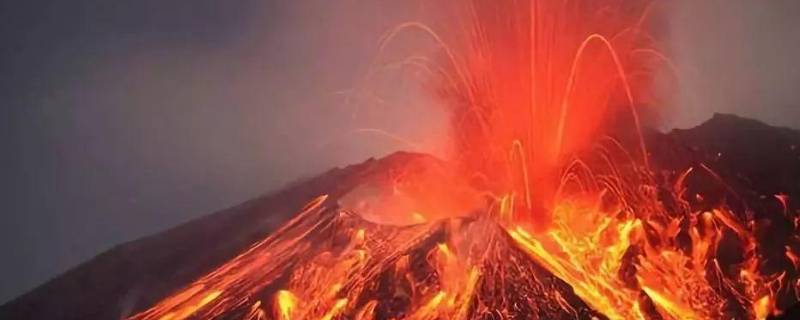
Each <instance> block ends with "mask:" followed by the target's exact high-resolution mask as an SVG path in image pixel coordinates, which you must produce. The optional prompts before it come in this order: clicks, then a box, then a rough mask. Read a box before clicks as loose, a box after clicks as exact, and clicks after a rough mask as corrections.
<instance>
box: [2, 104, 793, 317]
mask: <svg viewBox="0 0 800 320" xmlns="http://www.w3.org/2000/svg"><path fill="white" fill-rule="evenodd" d="M647 140H648V144H649V146H650V150H651V153H652V158H653V160H654V161H653V162H654V167H655V168H657V170H659V171H661V172H662V173H663V174H664V175H670V174H674V173H676V172H680V171H682V170H684V169H685V168H687V167H691V166H698V165H700V164H705V165H707V166H709V167H713V168H714V171H715V172H716V173H717V174H718V175H719V176H720V178H721V179H722V180H724V181H726V182H727V184H726V185H725V187H724V188H723V187H720V186H718V185H710V184H708V183H704V182H703V180H697V181H692V180H691V179H690V181H688V186H689V189H690V192H691V193H696V194H703V196H704V199H703V200H702V201H700V200H699V199H698V200H697V201H698V203H696V205H698V206H702V205H703V203H708V204H713V203H715V202H719V201H725V200H726V198H729V197H731V195H730V194H731V193H730V192H727V191H726V190H722V189H725V188H730V189H735V190H736V191H737V192H736V195H737V197H740V198H741V199H740V200H741V201H738V203H739V205H741V206H747V207H748V208H751V209H753V210H752V211H754V212H758V213H759V214H760V215H761V216H759V217H758V218H759V221H761V222H763V224H765V225H767V226H768V227H767V228H764V229H763V230H764V232H763V233H762V234H760V235H759V237H760V240H761V241H760V242H761V243H762V244H764V245H765V246H767V250H765V251H766V252H767V253H770V254H771V256H768V257H767V259H766V260H765V261H768V264H769V265H767V266H766V268H781V267H783V265H786V264H789V263H791V261H788V260H787V259H786V258H785V257H784V256H783V255H784V248H783V244H784V243H786V241H783V240H785V239H788V238H790V237H792V236H793V234H792V232H793V231H792V229H791V226H790V225H791V222H789V221H787V220H786V213H785V211H791V212H796V211H797V209H796V206H795V205H794V204H793V203H792V202H791V201H789V202H788V207H787V208H784V207H783V206H782V205H781V203H779V202H778V201H775V197H774V195H776V194H783V195H786V196H787V198H788V199H797V197H798V196H800V190H799V189H800V185H798V184H797V183H796V181H800V150H798V149H800V133H798V132H797V131H792V130H788V129H781V128H774V127H770V126H767V125H764V124H762V123H758V122H755V121H752V120H748V119H742V118H738V117H735V116H730V115H716V116H715V117H714V118H713V119H711V120H709V121H708V122H706V123H704V124H702V125H700V126H698V127H696V128H693V129H689V130H680V131H673V132H671V133H669V134H660V133H650V134H648V135H647ZM442 165H443V164H442V163H441V162H440V161H438V160H436V159H434V158H431V157H428V156H425V155H419V154H411V153H396V154H393V155H390V156H388V157H386V158H383V159H380V160H368V161H366V162H364V163H362V164H358V165H353V166H349V167H346V168H343V169H334V170H331V171H329V172H326V173H324V174H322V175H320V176H318V177H316V178H313V179H310V180H307V181H303V182H299V183H296V184H294V185H291V186H288V187H287V188H286V189H284V190H283V191H280V192H277V193H274V194H271V195H267V196H264V197H260V198H257V199H254V200H251V201H248V202H246V203H243V204H241V205H239V206H236V207H233V208H230V209H227V210H223V211H220V212H217V213H214V214H211V215H208V216H206V217H203V218H200V219H198V220H196V221H193V222H190V223H187V224H185V225H182V226H178V227H176V228H173V229H170V230H168V231H165V232H163V233H160V234H157V235H153V236H150V237H146V238H142V239H139V240H136V241H132V242H130V243H126V244H123V245H120V246H118V247H116V248H113V249H111V250H109V251H107V252H105V253H103V254H101V255H99V256H97V257H95V258H94V259H92V260H90V261H87V262H86V263H84V264H82V265H80V266H78V267H76V268H74V269H72V270H70V271H68V272H66V273H64V274H63V275H61V276H58V277H56V278H55V279H53V280H51V281H49V282H47V283H45V284H44V285H42V286H40V287H38V288H36V289H34V290H33V291H31V292H29V293H27V294H24V295H22V296H20V297H18V298H17V299H15V300H13V301H11V302H9V303H7V304H5V305H3V306H2V307H0V318H2V319H120V318H129V317H132V318H133V319H165V318H171V319H180V318H196V319H205V318H222V319H262V318H263V319H273V318H281V317H285V318H292V319H295V318H322V319H333V318H336V317H342V318H347V319H362V318H376V319H389V318H417V319H436V318H439V319H448V318H457V317H459V316H465V317H468V318H478V319H504V318H516V319H536V318H539V319H592V318H598V319H602V318H604V317H603V316H602V315H601V314H599V313H597V312H595V311H593V310H591V308H590V307H588V306H587V304H586V303H584V302H583V301H581V300H580V299H579V298H578V297H577V296H576V295H575V294H574V293H573V290H572V288H571V287H570V286H569V285H568V284H566V283H565V282H563V281H561V280H560V279H558V278H557V277H555V276H553V275H552V274H551V273H549V272H548V271H547V270H546V269H544V268H542V267H541V266H539V265H538V264H537V263H535V262H534V261H533V260H531V259H530V258H528V256H527V255H525V254H524V253H523V252H521V250H520V249H519V248H518V247H517V246H516V245H515V244H514V242H513V241H511V240H510V239H509V236H508V234H507V233H506V232H505V230H503V229H502V228H500V227H499V226H498V225H497V224H495V223H494V222H493V221H491V220H490V219H487V218H485V217H482V216H480V215H472V214H465V215H464V216H463V217H460V218H446V219H436V220H434V221H426V223H414V222H415V221H414V218H415V217H414V216H411V218H410V219H411V220H410V221H389V223H387V221H377V220H378V219H373V218H371V215H370V214H367V213H365V212H362V211H381V210H382V209H385V208H380V207H378V208H372V209H370V210H365V209H364V208H365V207H364V206H363V205H362V204H361V203H358V202H357V201H353V200H352V195H353V194H363V193H365V192H366V193H370V192H372V193H378V194H383V193H386V191H385V190H384V189H382V188H380V187H365V186H386V185H387V183H396V182H397V180H398V177H402V176H406V175H408V174H409V173H420V172H426V173H428V174H430V171H436V170H435V168H437V167H440V166H442ZM446 179H447V177H442V180H446ZM365 190H366V191H365ZM322 195H325V196H322ZM401 202H402V201H401ZM377 214H380V212H378V213H377ZM421 219H424V218H421ZM416 222H420V221H416ZM770 246H773V247H770ZM721 250H723V249H721ZM731 256H734V255H731ZM720 259H721V262H722V263H723V264H725V263H731V264H732V263H735V261H730V262H726V261H725V255H724V254H721V257H720ZM730 259H732V260H733V259H735V258H730ZM790 278H792V279H794V278H796V275H794V274H792V275H790ZM791 302H792V301H790V300H786V301H783V302H782V303H783V304H789V303H791ZM643 309H644V310H645V312H647V310H648V309H647V306H645V307H644V308H643ZM649 315H651V316H652V317H653V318H657V317H658V316H657V315H656V314H654V313H652V312H651V313H650V314H649Z"/></svg>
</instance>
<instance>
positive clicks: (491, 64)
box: [132, 0, 800, 320]
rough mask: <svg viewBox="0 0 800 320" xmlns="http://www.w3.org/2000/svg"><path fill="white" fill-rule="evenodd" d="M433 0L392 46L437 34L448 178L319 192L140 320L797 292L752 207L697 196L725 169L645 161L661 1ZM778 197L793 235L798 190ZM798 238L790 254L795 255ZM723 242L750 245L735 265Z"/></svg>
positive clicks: (677, 300) (625, 311) (707, 299)
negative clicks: (667, 167)
mask: <svg viewBox="0 0 800 320" xmlns="http://www.w3.org/2000/svg"><path fill="white" fill-rule="evenodd" d="M433 7H436V8H439V9H440V10H442V11H444V12H448V13H451V14H452V15H451V16H455V17H457V19H456V21H453V20H447V21H434V22H431V23H423V22H419V21H414V22H408V23H402V24H399V25H398V26H397V27H396V28H393V29H392V30H390V31H389V32H388V33H387V34H386V36H385V37H384V38H383V39H381V41H380V43H379V46H380V48H381V50H387V47H388V46H389V43H391V41H392V40H393V39H394V38H396V37H397V36H399V35H400V34H402V33H405V32H421V33H422V34H424V35H427V36H428V37H430V38H431V39H433V41H434V42H436V43H437V45H438V46H439V48H440V56H439V57H433V58H423V57H418V56H414V57H411V58H408V59H406V60H404V61H405V62H406V63H407V64H409V65H412V66H415V67H419V68H421V69H423V70H425V71H426V72H427V73H428V74H430V75H431V78H430V80H431V83H433V84H434V87H435V91H436V93H437V94H439V96H440V97H441V98H442V103H443V105H445V106H446V107H447V108H448V110H449V111H450V114H451V120H452V121H451V129H452V130H451V133H452V134H451V135H452V137H451V138H452V140H453V143H454V149H455V150H456V152H455V155H454V158H453V159H451V162H450V163H451V164H453V167H454V168H455V171H456V172H455V177H454V176H451V175H444V176H443V175H441V174H438V173H436V174H434V173H433V172H432V171H420V170H416V171H413V172H414V173H409V174H407V175H402V178H401V177H397V176H393V178H392V179H388V180H389V181H382V182H381V184H382V186H378V187H376V186H371V185H369V186H364V187H362V188H358V189H356V190H353V191H352V192H350V193H349V194H347V195H345V196H344V197H342V198H340V199H337V201H339V204H341V205H342V208H343V209H341V210H338V209H337V210H335V209H331V208H329V207H326V206H325V205H323V204H324V203H325V202H326V199H327V198H326V197H320V198H318V199H315V200H314V201H312V202H311V203H310V204H309V205H307V206H306V207H305V208H303V209H302V210H301V212H300V213H299V214H298V215H297V216H296V217H295V218H294V219H293V220H291V221H289V222H288V223H287V224H286V226H284V227H283V228H282V229H280V230H278V231H277V232H275V233H273V234H272V235H270V236H269V237H268V238H266V239H264V240H262V241H261V242H258V243H256V244H255V245H254V246H253V247H251V248H250V249H249V250H247V251H246V252H244V253H242V254H241V255H239V256H237V257H236V258H234V259H232V260H231V261H229V262H228V263H226V264H224V265H222V266H220V267H219V268H218V269H216V270H214V271H213V272H211V273H209V274H208V275H206V276H205V277H203V278H201V279H198V280H197V281H195V283H193V284H191V285H190V286H188V287H187V288H185V289H183V290H181V291H180V292H178V293H176V294H174V295H172V296H170V297H167V298H166V299H164V300H163V301H161V302H159V303H158V304H156V305H155V306H153V307H152V308H151V309H149V310H146V311H144V312H142V313H140V314H138V315H136V316H134V317H133V318H132V319H183V318H186V317H188V316H194V317H198V318H214V317H218V316H221V315H223V314H239V313H237V312H238V311H237V310H247V312H244V311H242V312H241V313H242V314H247V315H249V317H250V318H252V319H260V318H263V317H264V315H271V316H273V317H275V318H278V319H326V320H331V319H340V318H342V319H343V318H348V319H350V318H354V319H374V318H403V319H472V318H492V319H493V318H548V317H554V318H557V317H559V315H561V316H563V315H569V317H575V318H589V317H592V316H594V315H596V314H598V313H599V314H602V315H604V316H606V317H607V318H609V319H723V318H743V317H744V318H752V319H765V318H766V317H768V316H769V315H772V314H777V313H779V312H780V311H779V305H780V301H781V299H784V300H785V299H786V296H788V294H787V293H789V292H790V291H794V293H795V294H796V295H800V280H798V279H794V278H790V277H791V276H792V275H796V274H797V272H795V270H786V271H775V270H771V271H766V270H767V268H765V267H764V265H765V259H764V258H763V257H762V252H761V250H762V248H761V246H760V244H759V241H758V239H757V237H756V233H757V231H758V230H757V223H756V221H755V219H754V216H753V214H752V212H749V211H745V212H739V211H737V210H736V209H733V208H732V207H729V206H728V205H726V204H725V203H718V204H713V205H712V204H705V205H704V206H696V205H693V204H696V203H704V201H705V199H704V197H703V196H701V195H699V194H689V192H688V188H687V186H686V181H687V179H688V177H690V176H692V175H699V174H705V176H707V177H709V179H708V181H709V183H719V184H722V183H724V181H723V180H722V178H721V177H720V176H719V175H716V174H715V173H714V172H713V171H712V170H711V169H710V168H708V167H707V166H705V165H701V166H700V167H699V168H698V170H694V169H693V168H688V169H687V170H686V171H685V172H682V173H680V174H675V173H673V174H672V177H671V178H669V179H668V180H669V181H666V182H664V181H659V179H656V177H655V176H654V174H653V173H652V171H651V170H652V168H651V164H650V160H649V155H648V152H647V146H646V144H645V143H644V138H643V137H642V134H641V129H640V125H641V119H640V117H641V115H640V113H642V112H643V110H642V106H643V105H646V104H647V103H648V102H649V99H651V98H652V97H651V92H650V90H649V87H650V82H651V80H652V79H651V76H652V73H653V72H654V70H655V69H656V68H657V66H656V65H654V61H661V62H664V60H665V59H666V58H665V55H664V54H662V53H660V52H659V51H658V50H657V48H656V43H657V40H656V39H654V38H653V37H651V36H650V35H648V33H647V32H646V30H647V28H648V27H647V23H648V18H649V17H650V16H651V15H652V14H653V11H654V10H655V9H654V7H653V4H652V3H651V2H650V1H633V0H630V1H626V0H603V1H589V0H578V1H557V0H550V1H546V0H527V1H478V0H472V1H446V2H445V1H442V2H437V5H436V6H433ZM459 19H460V20H459ZM437 31H439V32H437ZM437 58H438V59H437ZM612 131H614V132H612ZM612 133H615V136H617V138H612V137H611V136H612V135H614V134H612ZM699 169H702V170H699ZM445 171H448V172H450V171H451V170H445ZM443 177H445V178H443ZM726 188H727V189H730V188H729V187H727V186H726ZM726 192H731V190H728V191H726ZM689 198H691V201H690V199H689ZM775 198H776V199H777V200H778V201H779V202H780V204H781V206H782V209H783V214H784V215H785V216H786V218H787V219H788V220H787V221H794V228H795V230H794V231H795V233H797V232H798V231H800V230H798V229H797V228H799V227H800V222H797V221H800V220H799V219H798V217H797V215H795V214H793V213H792V212H791V211H790V210H789V200H790V199H789V198H788V196H786V195H784V194H779V195H776V196H775ZM476 212H477V213H476ZM792 241H795V242H796V243H790V244H786V245H785V247H784V248H785V250H784V251H783V252H782V253H783V254H784V256H785V257H786V259H788V260H789V261H790V263H791V264H793V266H794V268H795V269H796V268H797V267H798V266H800V265H799V263H800V262H799V261H800V258H798V252H797V251H796V248H798V246H800V237H797V236H795V237H794V238H793V240H792ZM724 244H725V245H726V246H729V247H730V246H732V247H733V248H735V249H736V251H737V254H736V259H733V260H735V261H734V262H731V263H727V264H726V265H725V266H722V265H721V263H720V261H721V259H722V257H720V256H721V255H720V252H721V251H723V248H722V247H723V245H724ZM725 250H730V249H729V248H726V249H725ZM729 260H731V259H729ZM773 269H774V268H773ZM790 271H791V272H790ZM548 274H551V275H553V276H555V278H556V279H551V278H549V276H548ZM565 288H566V289H565ZM265 299H271V300H267V301H273V303H262V301H264V300H265ZM539 301H543V302H542V303H543V304H544V305H538V304H537V303H538V302H539ZM525 304H530V306H526V305H525ZM264 307H268V308H269V307H271V308H272V309H271V310H263V309H262V308H264ZM564 317H567V316H564Z"/></svg>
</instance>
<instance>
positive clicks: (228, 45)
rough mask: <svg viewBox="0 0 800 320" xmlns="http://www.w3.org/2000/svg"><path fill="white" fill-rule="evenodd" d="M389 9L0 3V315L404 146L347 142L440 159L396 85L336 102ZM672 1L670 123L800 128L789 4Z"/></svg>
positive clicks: (416, 98)
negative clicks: (411, 149)
mask: <svg viewBox="0 0 800 320" xmlns="http://www.w3.org/2000/svg"><path fill="white" fill-rule="evenodd" d="M410 2H413V1H410ZM400 3H402V1H388V0H387V1H364V0H336V1H331V0H302V1H300V0H295V1H283V0H277V1H272V0H252V1H246V0H231V1H224V2H223V1H218V0H191V1H190V0H138V1H125V0H120V1H106V0H72V1H58V0H50V1H48V0H29V1H2V2H0V43H1V44H2V45H0V75H2V76H1V77H0V129H2V131H1V132H0V150H2V151H3V153H2V157H0V174H1V175H0V203H2V208H3V209H2V212H1V213H0V252H2V256H0V260H1V261H2V263H0V302H2V301H6V300H8V299H10V298H12V297H14V296H16V295H18V294H20V293H22V292H24V291H25V290H29V289H30V288H32V287H34V286H36V285H38V284H41V283H42V282H43V281H45V280H47V279H48V278H51V277H53V276H55V275H57V274H58V273H60V272H63V271H64V270H66V269H68V268H70V267H72V266H74V265H76V264H78V263H80V262H82V261H85V260H86V259H88V258H90V257H92V256H93V255H95V254H97V253H99V252H100V251H102V250H105V249H108V248H110V247H112V246H113V245H115V244H118V243H121V242H124V241H128V240H132V239H135V238H138V237H141V236H143V235H147V234H152V233H155V232H158V231H160V230H164V229H165V228H168V227H171V226H174V225H176V224H178V223H181V222H184V221H187V220H189V219H192V218H196V217H198V216H201V215H203V214H206V213H209V212H211V211H214V210H218V209H222V208H225V207H228V206H231V205H235V204H237V203H239V202H241V201H244V200H247V199H249V198H252V197H254V196H257V195H259V194H262V193H265V192H268V191H270V190H274V189H276V188H279V187H280V186H282V185H284V184H286V183H287V182H290V181H292V180H294V179H297V178H300V177H304V176H309V175H312V174H314V173H317V172H320V171H323V170H325V169H327V168H330V167H331V166H334V165H343V164H348V163H354V162H359V161H362V160H363V159H365V158H367V157H369V156H372V155H376V156H377V155H382V154H385V153H387V152H389V151H391V150H395V149H408V146H407V145H404V144H403V143H400V142H398V141H395V140H392V139H390V138H387V137H385V136H380V135H374V134H365V133H364V132H360V131H358V129H359V128H381V129H384V130H386V131H388V132H390V133H392V134H395V135H397V136H399V137H402V138H404V139H407V140H411V141H412V142H414V143H416V144H419V145H422V147H423V149H425V150H433V151H437V150H438V147H437V146H438V145H437V141H427V140H425V138H426V137H431V136H440V135H436V134H431V132H440V131H439V130H442V127H441V114H437V113H436V112H435V111H434V110H436V109H435V108H433V107H431V106H430V101H428V100H426V99H424V98H422V96H423V95H422V94H421V93H420V92H419V90H418V88H417V87H416V85H415V84H414V83H415V82H414V81H413V80H414V79H413V75H400V76H388V78H380V77H378V78H376V79H372V80H371V81H370V83H369V84H365V85H369V86H372V88H370V90H369V91H370V92H379V93H380V94H381V96H382V97H384V98H385V97H389V99H377V98H374V97H370V96H364V95H360V94H355V93H359V92H361V91H358V90H352V89H353V88H354V87H355V88H360V86H358V85H357V84H361V82H362V81H360V80H361V79H363V77H364V74H365V70H366V68H367V67H368V66H369V65H370V63H371V61H373V58H374V57H375V55H376V48H375V47H376V42H377V39H379V38H380V35H381V34H382V33H383V32H384V31H385V30H386V29H388V28H389V27H391V26H393V25H394V24H396V23H398V22H400V21H403V20H407V19H409V18H410V17H414V13H415V11H416V10H419V9H420V8H419V7H418V6H416V5H408V2H406V4H400ZM675 3H676V4H675V7H673V8H671V9H670V10H673V13H672V18H671V19H670V31H671V34H672V37H673V39H674V40H673V42H674V43H673V51H674V52H673V53H674V55H675V57H676V64H677V65H678V66H679V70H680V73H681V78H682V79H683V78H685V79H684V80H682V81H683V82H684V83H685V84H684V85H683V86H685V87H693V88H696V90H691V92H692V97H691V99H689V98H687V97H688V96H689V95H688V94H683V95H680V96H676V97H675V99H674V100H675V105H676V106H675V110H679V111H680V112H675V113H671V114H670V115H668V116H667V118H668V120H669V126H689V125H693V124H696V123H698V122H700V121H702V120H704V119H705V118H707V117H709V116H710V113H711V112H713V111H715V110H720V111H726V112H737V113H741V114H745V115H748V116H754V117H758V118H761V119H764V120H765V121H768V122H771V123H775V124H780V125H786V126H795V127H800V109H798V106H800V104H797V103H795V102H794V101H797V99H798V95H800V93H798V90H797V89H796V88H797V86H798V85H800V70H799V69H798V67H797V65H796V58H795V57H798V56H800V39H799V38H798V36H797V35H798V34H799V33H798V26H800V23H796V22H795V21H794V20H795V17H797V16H800V12H799V11H798V10H799V9H798V8H800V2H797V1H793V0H786V1H779V0H776V1H749V0H709V1H694V0H681V1H677V2H675ZM698 3H700V4H698ZM221 4H224V5H221ZM413 42H415V41H414V40H408V42H405V43H404V42H403V41H401V42H400V43H401V44H403V43H404V44H406V45H410V44H409V43H413ZM419 47H425V46H424V45H421V46H418V48H419ZM394 49H395V50H396V51H398V52H402V51H403V50H404V48H394ZM684 74H685V75H684ZM685 92H690V91H685ZM345 97H349V99H346V98H345ZM689 100H691V101H693V104H690V103H689V102H687V101H689ZM354 101H355V102H354ZM694 101H697V103H694ZM346 102H350V103H346ZM359 102H361V103H359ZM376 111H379V112H376Z"/></svg>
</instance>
